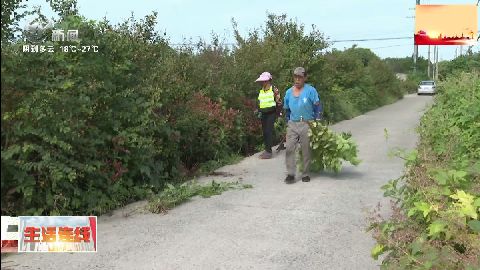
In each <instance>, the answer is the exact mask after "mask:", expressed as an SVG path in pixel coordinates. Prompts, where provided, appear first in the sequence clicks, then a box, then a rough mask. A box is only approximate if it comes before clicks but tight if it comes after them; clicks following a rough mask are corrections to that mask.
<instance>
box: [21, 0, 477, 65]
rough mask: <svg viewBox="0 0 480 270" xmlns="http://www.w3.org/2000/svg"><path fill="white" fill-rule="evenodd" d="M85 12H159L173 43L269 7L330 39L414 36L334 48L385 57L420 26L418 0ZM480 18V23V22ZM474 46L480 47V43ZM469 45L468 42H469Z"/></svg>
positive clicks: (246, 20)
mask: <svg viewBox="0 0 480 270" xmlns="http://www.w3.org/2000/svg"><path fill="white" fill-rule="evenodd" d="M476 1H477V0H436V1H433V0H421V4H432V5H433V4H475V3H476ZM26 3H27V4H28V5H29V6H33V5H41V6H42V7H43V8H42V10H43V12H44V13H45V14H46V15H47V16H49V15H50V16H49V17H51V14H53V13H51V10H50V8H49V7H48V4H47V3H46V1H45V0H30V1H28V2H26ZM78 6H79V12H80V14H81V15H83V16H85V17H86V18H88V19H94V20H101V19H102V18H103V17H106V18H107V19H108V20H109V21H110V22H112V23H118V22H121V21H123V20H124V19H126V18H128V17H130V16H131V14H132V12H133V13H134V16H135V17H136V18H141V17H144V16H145V15H148V14H151V12H152V11H157V12H158V24H157V30H158V31H160V32H162V33H163V32H166V34H167V36H168V37H169V40H170V42H171V43H182V42H184V41H185V39H186V40H189V39H192V40H193V41H198V39H199V38H202V39H204V40H207V41H209V40H210V37H211V34H212V33H216V34H218V35H219V36H220V38H221V39H223V40H224V41H226V42H227V43H234V41H235V40H234V37H233V31H232V26H231V20H232V18H234V19H235V21H236V22H237V24H238V28H239V30H240V33H241V34H242V35H246V34H247V33H248V32H249V30H252V29H254V28H258V27H262V26H263V25H264V22H265V20H266V17H267V13H274V14H277V15H281V14H286V15H287V16H288V18H292V19H295V20H297V21H298V22H299V23H302V24H304V25H305V27H306V29H307V31H309V30H310V29H311V25H312V24H314V25H315V26H316V28H317V29H318V30H320V31H321V32H323V33H324V34H325V36H326V37H328V38H329V39H330V40H351V39H370V38H396V37H412V39H398V40H383V41H368V42H338V43H335V44H333V45H332V47H333V48H337V49H344V48H349V47H351V46H352V45H354V44H357V45H358V46H359V47H364V48H370V49H371V50H372V51H373V52H375V53H376V54H377V55H379V56H380V57H382V58H386V57H406V56H411V55H412V53H413V47H414V46H413V32H414V30H415V25H414V16H415V1H414V0H388V1H386V0H364V1H360V0H337V1H325V0H316V1H315V0H297V1H292V0H262V1H253V0H243V1H239V0H231V1H225V0H223V1H220V0H211V1H198V0H135V1H118V0H101V1H100V0H78ZM479 17H480V16H479ZM479 21H480V19H477V23H478V24H480V22H479ZM456 50H457V53H458V52H459V51H460V47H458V46H442V47H440V48H439V60H449V59H452V58H453V57H454V56H455V51H456ZM473 50H474V51H480V46H479V45H478V44H477V45H476V46H474V48H473ZM427 51H428V46H420V47H419V55H420V56H424V57H426V56H427ZM463 51H466V47H464V48H463Z"/></svg>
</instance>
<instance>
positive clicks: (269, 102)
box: [258, 86, 276, 109]
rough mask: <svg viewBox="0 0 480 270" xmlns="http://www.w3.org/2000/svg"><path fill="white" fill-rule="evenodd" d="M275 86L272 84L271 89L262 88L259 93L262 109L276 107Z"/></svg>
mask: <svg viewBox="0 0 480 270" xmlns="http://www.w3.org/2000/svg"><path fill="white" fill-rule="evenodd" d="M272 88H273V86H270V89H268V90H267V91H264V90H263V89H260V91H259V94H258V101H259V103H260V105H259V107H260V109H265V108H271V107H275V106H276V103H275V95H274V94H273V89H272Z"/></svg>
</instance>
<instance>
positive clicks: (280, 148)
mask: <svg viewBox="0 0 480 270" xmlns="http://www.w3.org/2000/svg"><path fill="white" fill-rule="evenodd" d="M285 149H287V148H286V147H285V145H284V144H283V143H282V144H280V145H279V146H278V147H277V152H280V151H282V150H285Z"/></svg>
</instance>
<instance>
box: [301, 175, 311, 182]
mask: <svg viewBox="0 0 480 270" xmlns="http://www.w3.org/2000/svg"><path fill="white" fill-rule="evenodd" d="M302 182H310V176H308V175H307V176H304V177H302Z"/></svg>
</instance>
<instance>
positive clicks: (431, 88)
mask: <svg viewBox="0 0 480 270" xmlns="http://www.w3.org/2000/svg"><path fill="white" fill-rule="evenodd" d="M436 88H437V85H436V84H435V81H421V82H420V84H419V85H418V89H417V94H418V95H423V94H429V95H433V94H435V92H436Z"/></svg>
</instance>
